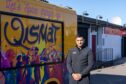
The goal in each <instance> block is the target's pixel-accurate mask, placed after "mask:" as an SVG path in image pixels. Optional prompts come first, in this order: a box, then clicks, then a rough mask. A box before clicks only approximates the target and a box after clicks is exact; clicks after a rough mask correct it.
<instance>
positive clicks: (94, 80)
mask: <svg viewBox="0 0 126 84" xmlns="http://www.w3.org/2000/svg"><path fill="white" fill-rule="evenodd" d="M90 84H126V58H121V59H118V60H116V61H114V62H113V65H112V66H109V67H105V68H100V69H95V70H93V71H91V79H90Z"/></svg>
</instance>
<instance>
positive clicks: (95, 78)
mask: <svg viewBox="0 0 126 84" xmlns="http://www.w3.org/2000/svg"><path fill="white" fill-rule="evenodd" d="M90 84H126V73H125V76H122V75H108V74H92V75H91V78H90Z"/></svg>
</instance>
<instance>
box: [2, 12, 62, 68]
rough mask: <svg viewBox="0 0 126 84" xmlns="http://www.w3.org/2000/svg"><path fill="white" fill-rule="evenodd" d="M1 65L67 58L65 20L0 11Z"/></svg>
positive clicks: (11, 66) (56, 60)
mask: <svg viewBox="0 0 126 84" xmlns="http://www.w3.org/2000/svg"><path fill="white" fill-rule="evenodd" d="M0 32H1V36H0V37H1V38H0V40H1V46H0V47H1V55H0V59H1V60H0V68H1V69H7V68H17V67H24V66H31V65H42V64H45V63H57V62H62V61H63V22H61V21H55V20H49V19H44V18H38V17H33V16H25V15H19V14H14V13H8V12H0Z"/></svg>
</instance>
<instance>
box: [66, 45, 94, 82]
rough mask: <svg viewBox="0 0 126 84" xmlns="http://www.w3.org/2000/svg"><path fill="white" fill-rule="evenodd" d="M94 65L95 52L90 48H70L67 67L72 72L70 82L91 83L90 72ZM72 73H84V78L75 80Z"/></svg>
mask: <svg viewBox="0 0 126 84" xmlns="http://www.w3.org/2000/svg"><path fill="white" fill-rule="evenodd" d="M92 66H93V54H92V51H91V49H90V48H88V47H85V48H82V49H81V50H79V49H78V48H77V47H74V48H72V49H70V50H69V52H68V56H67V69H68V72H69V73H70V84H89V78H88V74H89V73H90V70H91V69H92ZM72 73H80V74H82V77H83V78H82V79H81V80H79V81H75V80H73V78H72ZM77 82H78V83H77Z"/></svg>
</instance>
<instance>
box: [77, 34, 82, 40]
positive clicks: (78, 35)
mask: <svg viewBox="0 0 126 84" xmlns="http://www.w3.org/2000/svg"><path fill="white" fill-rule="evenodd" d="M78 37H82V38H83V39H84V36H83V35H80V34H77V35H76V38H78Z"/></svg>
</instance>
